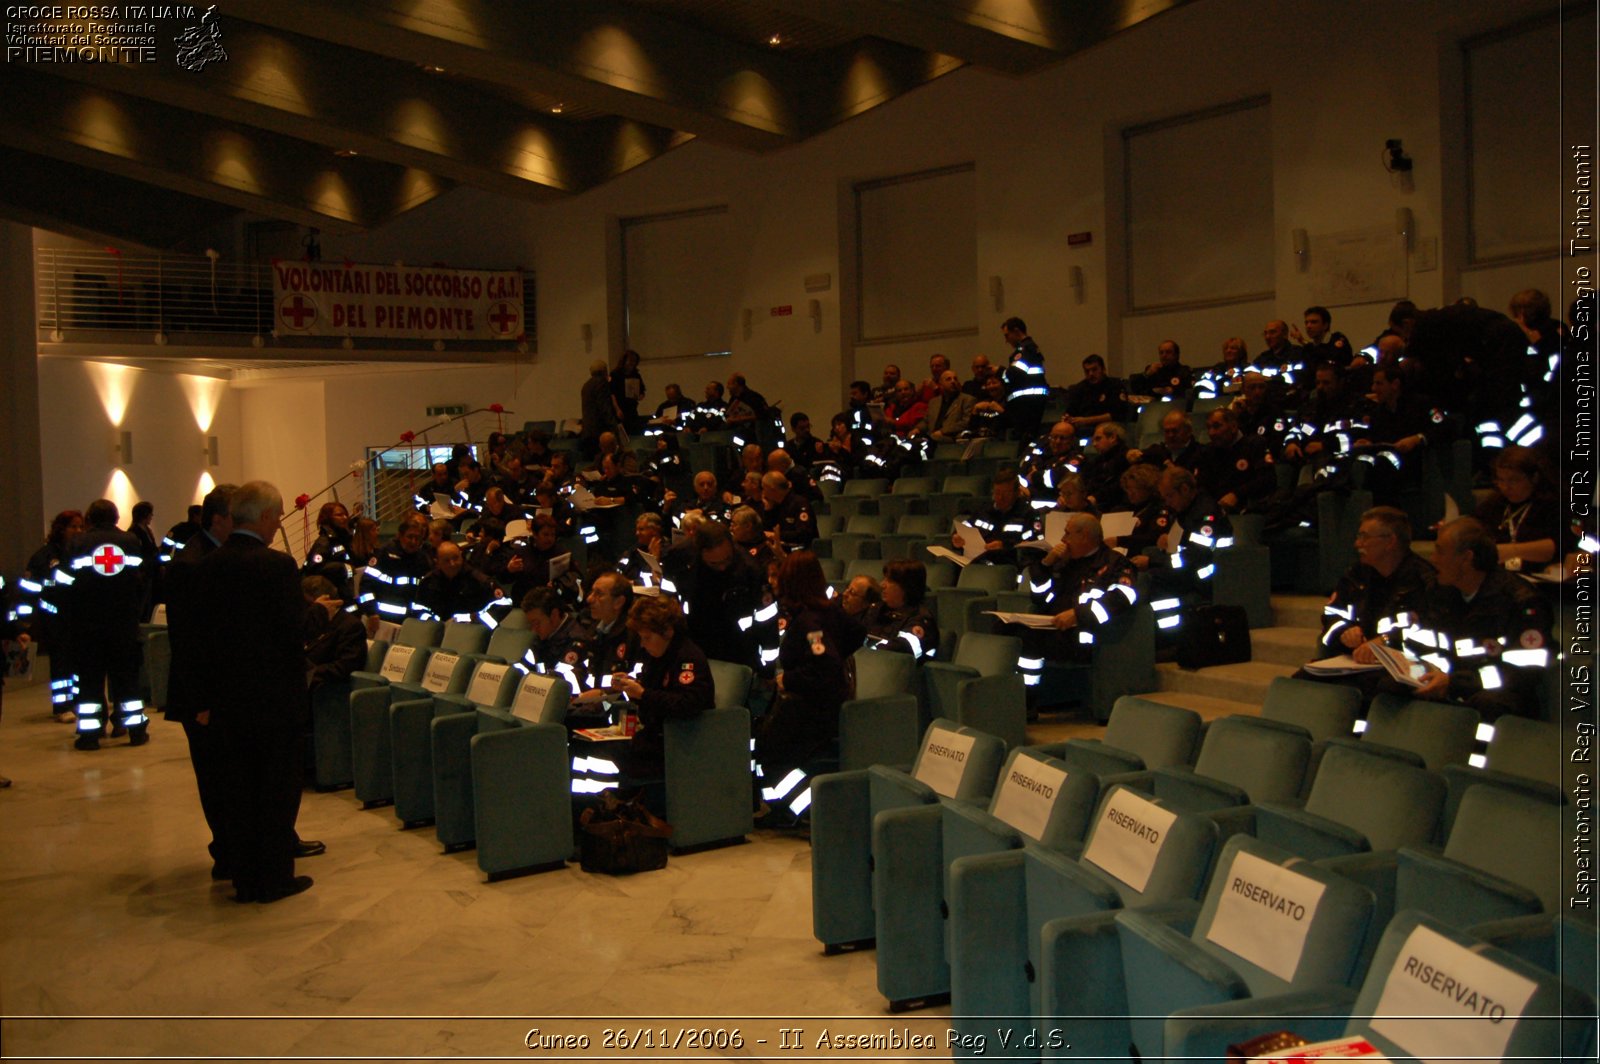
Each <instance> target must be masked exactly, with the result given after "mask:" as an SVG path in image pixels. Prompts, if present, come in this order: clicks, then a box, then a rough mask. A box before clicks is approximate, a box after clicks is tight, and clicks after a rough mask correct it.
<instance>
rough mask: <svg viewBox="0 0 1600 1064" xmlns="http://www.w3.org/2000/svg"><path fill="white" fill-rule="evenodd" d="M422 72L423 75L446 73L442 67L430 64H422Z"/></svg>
mask: <svg viewBox="0 0 1600 1064" xmlns="http://www.w3.org/2000/svg"><path fill="white" fill-rule="evenodd" d="M422 72H423V73H424V74H445V73H448V71H446V70H445V68H444V67H442V66H434V65H433V64H432V63H423V64H422Z"/></svg>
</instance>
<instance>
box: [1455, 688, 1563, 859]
mask: <svg viewBox="0 0 1600 1064" xmlns="http://www.w3.org/2000/svg"><path fill="white" fill-rule="evenodd" d="M1474 759H1476V755H1474ZM1481 760H1482V762H1483V764H1482V767H1479V766H1477V765H1475V764H1472V763H1469V764H1466V765H1446V766H1444V768H1443V769H1441V770H1440V772H1441V774H1442V775H1443V776H1444V782H1445V785H1446V787H1447V788H1448V790H1447V792H1446V794H1445V803H1444V833H1445V835H1446V836H1448V835H1449V832H1450V826H1451V825H1452V824H1453V823H1454V822H1455V817H1456V810H1457V809H1459V808H1460V806H1461V799H1462V797H1463V796H1464V795H1465V794H1466V793H1467V790H1468V789H1469V788H1471V787H1476V786H1488V787H1502V788H1508V789H1510V790H1515V791H1521V792H1523V793H1525V794H1529V795H1532V796H1534V797H1541V798H1544V799H1546V800H1548V801H1557V802H1559V801H1562V800H1564V799H1565V797H1566V796H1565V795H1564V794H1563V792H1562V790H1561V766H1562V763H1563V761H1562V755H1561V729H1560V727H1558V726H1557V725H1554V724H1549V723H1546V722H1545V721H1540V720H1529V719H1528V718H1527V717H1512V716H1503V717H1500V718H1499V719H1498V720H1496V721H1495V722H1494V735H1492V736H1491V737H1490V738H1489V743H1488V748H1487V749H1486V750H1485V751H1484V754H1483V757H1482V759H1481Z"/></svg>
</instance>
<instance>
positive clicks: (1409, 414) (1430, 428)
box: [1354, 362, 1445, 506]
mask: <svg viewBox="0 0 1600 1064" xmlns="http://www.w3.org/2000/svg"><path fill="white" fill-rule="evenodd" d="M1404 366H1405V363H1397V362H1386V363H1384V364H1383V365H1381V366H1379V367H1378V368H1377V369H1376V370H1374V371H1373V374H1372V391H1373V395H1374V397H1375V399H1376V402H1374V403H1373V404H1372V405H1371V406H1370V407H1368V409H1367V427H1366V431H1365V433H1364V434H1362V435H1360V436H1359V437H1358V438H1357V439H1356V441H1355V444H1354V449H1355V451H1356V461H1358V462H1362V463H1365V464H1366V465H1368V466H1369V467H1370V468H1369V469H1368V470H1367V482H1366V486H1367V488H1368V489H1369V490H1370V491H1371V492H1372V497H1373V499H1374V500H1375V501H1376V502H1378V503H1381V504H1384V505H1390V506H1395V505H1399V504H1400V502H1401V501H1402V499H1401V493H1402V492H1405V491H1408V490H1414V489H1418V488H1420V487H1421V480H1422V462H1423V457H1424V456H1425V455H1426V454H1427V452H1428V450H1429V448H1431V447H1432V446H1435V445H1437V444H1438V443H1439V442H1441V441H1442V440H1443V439H1444V436H1445V416H1444V411H1443V410H1440V409H1439V408H1438V407H1436V406H1433V405H1432V404H1430V403H1428V402H1427V401H1426V400H1424V399H1423V398H1422V397H1421V396H1419V395H1417V394H1415V393H1414V391H1413V390H1412V388H1411V385H1410V383H1409V382H1410V381H1411V380H1416V379H1417V374H1414V373H1407V372H1404Z"/></svg>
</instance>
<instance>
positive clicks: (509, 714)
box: [470, 674, 573, 882]
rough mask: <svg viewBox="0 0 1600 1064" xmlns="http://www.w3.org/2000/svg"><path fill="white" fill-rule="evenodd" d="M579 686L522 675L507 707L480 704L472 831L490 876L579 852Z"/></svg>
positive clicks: (549, 864)
mask: <svg viewBox="0 0 1600 1064" xmlns="http://www.w3.org/2000/svg"><path fill="white" fill-rule="evenodd" d="M571 700H572V688H571V687H569V686H568V685H567V682H566V681H565V680H562V679H558V678H556V677H553V676H537V675H534V674H530V675H528V676H525V677H523V680H522V683H521V685H520V686H519V687H518V692H517V698H516V699H514V700H513V702H512V708H511V709H510V710H509V711H508V710H503V709H498V708H480V709H479V710H478V711H477V724H478V727H477V733H476V734H475V735H473V736H472V739H471V744H470V751H471V752H470V756H471V761H472V793H473V834H474V837H475V838H476V841H477V844H478V853H477V857H478V868H479V869H481V870H482V871H483V872H484V873H485V874H486V875H487V876H488V877H489V880H490V882H494V881H495V880H497V879H503V878H506V877H509V876H514V875H520V874H522V873H524V872H534V871H543V870H546V869H551V868H559V867H561V866H562V865H563V864H565V863H566V861H567V859H568V858H570V857H571V856H572V854H573V838H572V777H571V757H570V755H569V753H568V751H567V729H566V725H565V723H564V721H565V720H566V714H567V705H568V703H569V702H570V701H571Z"/></svg>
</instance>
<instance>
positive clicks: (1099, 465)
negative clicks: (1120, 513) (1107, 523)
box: [1081, 443, 1128, 513]
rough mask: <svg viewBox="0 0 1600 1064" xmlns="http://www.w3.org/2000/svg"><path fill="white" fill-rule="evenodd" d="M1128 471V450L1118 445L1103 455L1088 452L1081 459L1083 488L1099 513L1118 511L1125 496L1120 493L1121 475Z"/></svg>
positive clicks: (1122, 445) (1097, 452)
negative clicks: (1086, 490) (1098, 508)
mask: <svg viewBox="0 0 1600 1064" xmlns="http://www.w3.org/2000/svg"><path fill="white" fill-rule="evenodd" d="M1127 471H1128V448H1127V445H1126V444H1122V443H1119V444H1117V445H1116V446H1115V447H1113V448H1111V450H1109V451H1107V452H1106V453H1105V454H1101V453H1100V452H1099V451H1089V452H1087V453H1086V454H1085V455H1084V457H1083V468H1082V470H1081V472H1082V473H1083V486H1084V487H1085V488H1087V489H1088V490H1089V497H1090V498H1091V499H1093V500H1094V504H1095V505H1096V506H1098V507H1100V512H1101V513H1110V512H1111V511H1112V510H1117V509H1120V508H1121V507H1122V505H1123V502H1124V500H1125V499H1126V498H1127V496H1125V495H1123V493H1122V474H1124V473H1126V472H1127Z"/></svg>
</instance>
